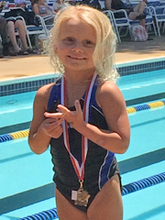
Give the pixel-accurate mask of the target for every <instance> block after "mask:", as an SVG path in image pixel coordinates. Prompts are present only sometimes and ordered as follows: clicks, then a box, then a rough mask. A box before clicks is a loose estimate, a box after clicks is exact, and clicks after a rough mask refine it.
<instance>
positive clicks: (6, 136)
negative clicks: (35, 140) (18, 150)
mask: <svg viewBox="0 0 165 220" xmlns="http://www.w3.org/2000/svg"><path fill="white" fill-rule="evenodd" d="M162 106H165V100H162V101H157V102H151V103H148V104H141V105H137V106H134V107H128V108H127V113H128V114H131V113H135V112H138V111H142V110H146V109H152V108H158V107H162ZM28 134H29V129H27V130H23V131H17V132H14V133H9V134H2V135H0V143H2V142H5V141H11V140H14V139H18V138H23V137H27V136H28Z"/></svg>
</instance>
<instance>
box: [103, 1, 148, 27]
mask: <svg viewBox="0 0 165 220" xmlns="http://www.w3.org/2000/svg"><path fill="white" fill-rule="evenodd" d="M146 5H147V0H142V1H141V2H139V4H137V5H136V6H135V7H132V6H131V5H130V6H129V7H127V6H126V5H125V4H124V3H123V1H122V0H105V10H112V11H113V10H120V9H124V10H126V12H127V14H128V18H129V19H131V20H139V22H140V25H142V26H143V27H145V18H146V15H145V14H144V10H145V7H146Z"/></svg>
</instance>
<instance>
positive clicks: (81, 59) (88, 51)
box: [55, 18, 96, 70]
mask: <svg viewBox="0 0 165 220" xmlns="http://www.w3.org/2000/svg"><path fill="white" fill-rule="evenodd" d="M95 44H96V32H95V30H94V28H93V27H91V26H90V25H88V24H85V23H83V22H80V21H79V19H78V18H75V19H70V20H68V21H64V22H63V24H62V25H61V29H60V33H59V40H58V44H57V46H56V48H55V53H56V54H58V56H59V58H60V60H61V61H62V63H63V64H64V66H65V68H68V69H74V70H87V69H92V68H94V62H93V52H94V49H95ZM75 68H76V69H75Z"/></svg>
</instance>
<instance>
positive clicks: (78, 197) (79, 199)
mask: <svg viewBox="0 0 165 220" xmlns="http://www.w3.org/2000/svg"><path fill="white" fill-rule="evenodd" d="M96 79H97V75H96V74H94V75H93V77H92V79H91V82H90V84H89V86H88V89H87V92H86V95H85V101H84V108H83V117H84V120H85V121H86V122H88V120H89V106H90V100H91V94H92V91H93V85H94V83H95V80H96ZM65 88H66V84H65V78H64V77H63V78H62V82H61V104H62V105H65V106H66V89H65ZM62 126H63V137H64V144H65V147H66V149H67V151H68V153H69V155H70V159H71V162H72V164H73V167H74V170H75V172H76V174H77V176H78V179H79V182H80V188H79V189H78V190H77V191H75V190H72V194H71V199H72V200H74V201H75V205H80V206H85V207H86V206H87V204H88V199H89V198H90V195H89V194H88V192H87V191H86V190H84V188H83V183H84V169H85V160H86V156H87V151H88V139H87V138H86V137H84V136H82V164H81V166H80V165H79V162H78V161H77V159H76V158H75V157H74V155H73V154H72V153H71V150H70V144H69V134H68V126H67V122H66V121H63V123H62Z"/></svg>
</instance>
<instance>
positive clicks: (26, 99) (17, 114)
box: [0, 70, 165, 128]
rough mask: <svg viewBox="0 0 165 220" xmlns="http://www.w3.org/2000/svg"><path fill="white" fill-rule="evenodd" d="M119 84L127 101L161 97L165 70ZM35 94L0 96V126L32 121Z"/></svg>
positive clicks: (121, 81)
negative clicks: (155, 95) (153, 96)
mask: <svg viewBox="0 0 165 220" xmlns="http://www.w3.org/2000/svg"><path fill="white" fill-rule="evenodd" d="M118 86H119V88H120V90H121V92H122V94H123V96H124V98H125V100H126V101H128V100H135V99H138V98H142V97H148V96H152V95H154V94H160V95H159V98H161V94H162V93H164V88H165V71H164V70H158V71H150V72H146V73H139V74H134V75H128V76H122V77H120V79H119V80H118ZM35 94H36V91H34V92H27V93H21V94H15V95H9V96H3V97H0V109H1V111H0V122H1V123H0V128H2V127H6V126H10V125H14V124H16V123H17V124H20V123H24V122H28V121H31V119H32V111H33V110H32V108H33V100H34V97H35ZM22 111H23V112H22ZM22 113H23V114H22ZM25 116H26V117H25Z"/></svg>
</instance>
